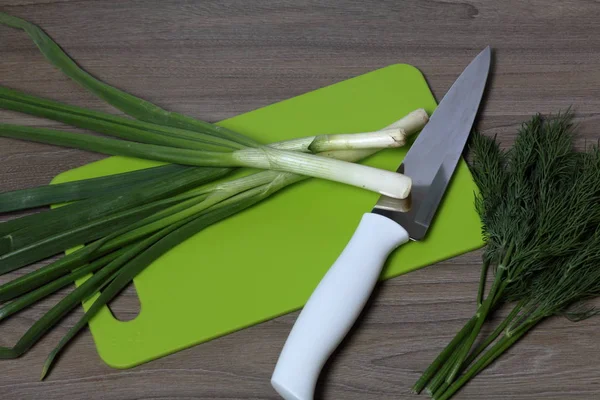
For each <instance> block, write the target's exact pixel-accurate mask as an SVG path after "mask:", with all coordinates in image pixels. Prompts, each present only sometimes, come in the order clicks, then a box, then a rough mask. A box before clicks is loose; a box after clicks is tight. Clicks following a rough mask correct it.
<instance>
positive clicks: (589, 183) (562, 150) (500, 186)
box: [413, 111, 600, 400]
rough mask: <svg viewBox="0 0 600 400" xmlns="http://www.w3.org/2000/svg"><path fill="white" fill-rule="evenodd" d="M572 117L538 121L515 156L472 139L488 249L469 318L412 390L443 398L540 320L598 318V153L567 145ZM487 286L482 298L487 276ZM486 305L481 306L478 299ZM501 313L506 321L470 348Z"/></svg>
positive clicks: (524, 132) (522, 136) (528, 127)
mask: <svg viewBox="0 0 600 400" xmlns="http://www.w3.org/2000/svg"><path fill="white" fill-rule="evenodd" d="M572 119H573V115H572V113H571V112H570V111H568V112H566V113H564V114H559V115H558V116H557V117H556V118H551V119H547V120H545V119H543V118H542V117H541V116H539V115H538V116H535V117H534V118H532V119H531V121H529V122H528V123H526V124H524V125H523V127H522V128H521V130H520V132H519V134H518V136H517V139H516V141H515V143H514V145H513V147H512V148H510V149H509V150H508V151H502V150H501V149H500V147H499V144H498V143H497V142H496V140H495V139H493V138H490V137H486V136H483V135H481V134H474V135H473V136H472V140H471V143H470V150H471V152H472V153H473V163H472V165H471V170H472V172H473V176H474V178H475V181H476V183H477V186H478V187H479V194H478V196H477V198H476V203H475V205H476V208H477V211H478V213H479V215H480V218H481V221H482V224H483V234H484V237H485V240H486V248H485V251H484V254H483V267H482V272H481V281H480V285H479V291H478V294H477V302H476V303H477V305H476V312H475V315H474V316H473V317H472V318H471V319H470V320H469V321H468V322H467V323H466V324H465V326H464V327H463V328H462V329H461V330H460V331H459V332H458V333H457V334H456V336H455V337H454V338H453V339H452V341H451V342H450V343H449V344H448V345H447V346H446V348H444V349H443V351H442V352H441V353H440V354H439V356H438V357H437V358H436V359H435V360H434V361H433V363H432V364H431V365H430V366H429V367H428V368H427V369H426V370H425V372H424V373H423V375H422V376H421V378H420V379H419V380H418V381H417V382H416V384H415V385H414V387H413V391H414V392H416V393H419V392H421V391H422V390H425V391H426V392H427V393H429V394H430V395H431V396H432V397H433V398H434V399H436V400H447V399H449V398H450V397H452V396H453V395H454V394H455V393H456V392H458V390H460V389H461V388H462V387H463V386H464V385H465V384H466V383H467V382H468V381H469V380H470V379H472V378H473V377H474V376H476V375H477V374H479V373H480V372H481V371H482V370H483V369H484V368H485V367H487V366H488V365H489V364H490V363H492V362H493V361H494V360H496V359H497V358H498V357H500V356H501V355H502V354H503V353H504V352H505V351H506V350H507V349H509V348H510V347H511V346H512V345H514V344H515V343H516V342H517V341H518V340H519V339H521V338H522V337H523V336H524V335H525V334H527V333H528V332H529V331H531V330H532V329H533V328H534V327H536V326H537V325H538V324H539V323H540V322H541V321H543V320H544V319H546V318H548V317H551V316H553V315H564V316H567V317H568V318H569V319H571V320H574V321H578V320H582V319H585V318H588V317H591V316H593V315H595V314H596V313H597V312H596V310H595V309H594V308H592V307H590V306H589V305H587V303H586V301H588V300H589V299H592V298H594V297H597V296H599V295H600V149H599V148H598V147H597V146H594V147H591V148H588V149H585V150H584V151H578V150H577V149H576V148H575V146H574V133H575V131H574V129H573V122H572ZM490 269H493V276H494V280H493V283H492V285H491V287H490V289H489V291H488V293H487V296H484V289H485V283H486V277H487V275H488V271H489V270H490ZM484 297H485V298H484ZM502 305H508V306H510V307H512V310H511V311H510V313H509V314H508V316H507V317H506V318H505V319H504V320H503V321H502V322H501V323H499V324H498V325H497V326H496V327H495V329H494V330H493V331H492V333H491V334H489V335H488V336H487V337H485V338H483V339H482V340H481V341H480V343H479V344H477V345H475V344H476V340H477V338H478V337H479V336H480V332H481V331H482V328H483V326H484V324H486V323H487V322H488V321H489V317H490V316H491V315H492V314H493V312H494V311H495V310H496V309H498V308H500V307H501V306H502Z"/></svg>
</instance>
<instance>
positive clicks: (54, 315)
mask: <svg viewBox="0 0 600 400" xmlns="http://www.w3.org/2000/svg"><path fill="white" fill-rule="evenodd" d="M0 23H2V24H4V25H8V26H10V27H13V28H17V29H21V30H23V31H25V32H26V33H27V34H28V35H29V36H30V37H31V39H32V40H33V42H34V43H35V44H36V45H37V47H38V48H39V49H40V51H41V52H42V54H43V55H44V56H45V57H46V58H47V59H48V60H49V61H50V62H51V63H52V64H54V65H55V66H56V67H57V68H59V69H60V70H61V71H62V72H63V73H65V74H66V75H67V76H68V77H70V78H71V79H73V80H74V81H76V82H77V83H79V84H80V85H81V86H83V87H84V88H86V89H88V90H89V91H91V92H92V93H94V94H95V95H97V96H98V97H100V98H101V99H103V100H105V101H106V102H107V103H109V104H111V105H112V106H114V107H116V108H117V109H119V110H121V111H123V112H124V113H126V114H127V115H129V116H130V117H133V118H128V117H121V116H115V115H112V114H107V113H102V112H97V111H92V110H89V109H85V108H80V107H75V106H71V105H66V104H62V103H58V102H56V101H52V100H49V99H44V98H40V97H36V96H32V95H28V94H25V93H22V92H19V91H16V90H11V89H8V88H5V87H0V107H1V108H3V109H7V110H13V111H18V112H22V113H27V114H30V115H34V116H39V117H44V118H48V119H52V120H55V121H60V122H63V123H66V124H69V125H72V126H75V127H79V128H84V129H88V130H91V131H94V132H98V133H102V134H105V135H110V136H114V137H117V138H118V139H112V138H107V137H102V136H92V135H84V134H78V133H69V132H63V131H59V130H53V129H42V128H35V127H26V126H19V125H10V124H0V136H4V137H10V138H17V139H24V140H31V141H37V142H42V143H48V144H53V145H59V146H67V147H72V148H78V149H84V150H90V151H94V152H99V153H104V154H109V155H121V156H132V157H139V158H144V159H149V160H155V161H161V162H164V163H165V164H164V165H161V166H157V167H153V168H147V169H144V170H139V171H134V172H129V173H122V174H117V175H111V176H107V177H101V178H95V179H88V180H83V181H77V182H71V183H65V184H59V185H51V186H44V187H39V188H33V189H26V190H20V191H15V192H8V193H2V194H0V213H6V212H12V211H16V210H24V209H29V208H35V207H40V206H46V205H51V204H57V203H68V204H67V205H64V206H62V207H59V208H55V209H52V210H50V211H47V212H43V213H38V214H33V215H28V216H25V217H21V218H17V219H12V220H9V221H7V222H4V223H2V224H0V274H6V273H8V272H10V271H14V270H16V269H19V268H22V267H24V266H27V265H30V264H33V263H36V262H38V261H41V260H43V259H46V258H48V257H51V256H54V255H57V254H60V253H63V252H65V251H67V250H69V249H73V248H75V247H76V246H80V245H85V246H83V247H78V248H77V249H76V250H74V251H72V252H70V253H69V254H68V255H66V256H64V257H62V258H60V259H58V260H57V261H55V262H52V263H51V264H48V265H46V266H44V267H41V268H39V269H37V270H35V271H33V272H30V273H27V274H25V275H22V276H20V277H18V278H16V279H14V280H12V281H9V282H7V283H5V284H3V285H0V320H2V319H5V318H8V317H9V316H11V315H13V314H15V313H17V312H19V311H21V310H23V309H24V308H26V307H28V306H30V305H32V304H34V303H35V302H37V301H39V300H41V299H43V298H44V297H46V296H48V295H50V294H52V293H54V292H56V291H58V290H59V289H61V288H63V287H65V286H68V285H70V284H71V283H72V282H73V281H75V280H77V279H79V278H82V277H86V276H90V274H93V275H91V276H90V277H89V279H87V280H85V282H84V283H83V284H81V285H80V286H79V287H77V288H76V289H75V290H73V291H72V292H70V293H69V294H68V295H66V296H65V297H64V298H63V299H62V300H60V302H59V303H58V304H56V305H55V306H54V307H53V308H52V309H51V310H50V311H48V312H47V313H46V314H45V315H44V316H43V317H41V318H40V319H39V320H38V321H36V322H35V323H34V324H33V326H32V327H31V328H30V329H29V330H28V331H27V332H26V333H25V334H24V335H23V336H22V337H21V339H20V340H19V341H18V342H17V343H16V344H15V345H14V346H13V347H2V348H0V358H16V357H19V356H21V355H22V354H23V353H25V352H26V351H27V350H29V349H30V348H31V347H32V346H33V345H34V344H35V343H36V342H37V341H38V340H40V339H41V338H42V336H43V335H44V334H45V333H46V332H47V331H48V330H50V329H51V328H52V327H53V326H54V325H56V324H57V323H58V322H59V321H60V320H61V319H62V318H63V317H64V316H65V315H66V314H67V313H68V312H70V311H71V310H73V309H74V308H76V307H77V306H78V305H79V304H80V303H81V302H82V301H84V300H86V299H89V298H91V297H92V296H96V295H97V297H96V300H95V301H94V303H93V305H92V306H91V307H90V309H89V310H88V311H87V312H86V313H85V314H84V316H83V317H82V318H81V319H80V320H79V321H78V322H77V323H76V324H75V326H73V327H72V328H71V329H70V330H69V331H68V333H67V334H66V335H65V337H64V338H63V339H62V340H61V341H60V343H59V344H58V346H57V347H56V348H55V349H54V351H53V352H52V353H51V354H50V356H49V357H48V359H47V361H46V363H45V365H44V368H43V373H42V378H43V377H44V376H45V375H46V374H47V372H48V369H49V367H50V365H51V364H52V362H53V360H54V358H55V357H56V355H57V354H58V353H59V352H60V351H61V349H62V348H63V347H64V346H65V345H66V344H67V343H68V342H69V341H70V340H71V339H72V338H73V337H74V335H75V334H77V332H79V331H80V330H81V329H82V328H83V327H84V326H85V325H86V324H87V323H88V321H89V320H90V318H92V317H93V316H94V315H95V314H96V313H97V312H98V311H99V310H100V309H101V308H102V307H103V306H105V305H106V304H107V302H109V301H110V300H111V299H112V298H114V297H115V296H116V295H117V294H118V293H119V292H120V291H121V290H122V289H123V288H124V287H125V286H126V285H127V284H129V283H130V282H131V280H132V279H133V278H134V277H135V276H136V275H137V274H138V273H140V271H142V270H143V269H144V268H145V267H146V266H148V265H149V264H150V263H152V262H153V261H154V260H156V259H157V258H158V257H160V256H161V255H162V254H164V253H165V252H167V251H169V250H170V249H172V248H174V247H175V246H177V245H178V244H180V243H181V242H183V241H185V240H186V239H188V238H189V237H191V236H193V235H194V234H196V233H198V232H199V231H201V230H203V229H205V228H207V227H209V226H210V225H212V224H214V223H216V222H218V221H220V220H223V219H224V218H227V217H229V216H231V215H234V214H236V213H238V212H240V211H242V210H244V209H246V208H248V207H250V206H252V205H254V204H256V203H258V202H260V201H262V200H263V199H265V198H267V197H269V196H271V195H272V194H274V193H276V192H277V191H279V190H281V189H283V188H284V187H287V186H289V185H291V184H293V183H295V182H299V181H301V180H304V179H306V178H307V177H317V178H324V179H330V180H334V181H338V182H342V183H346V184H350V185H355V186H358V187H362V188H365V189H368V190H372V191H376V192H379V193H381V194H384V195H387V196H390V197H395V198H406V197H407V196H408V195H409V192H410V187H411V181H410V179H409V178H408V177H406V176H404V175H402V174H398V173H395V172H391V171H385V170H380V169H376V168H372V167H367V166H364V165H360V164H356V163H354V162H357V161H360V160H362V159H364V158H366V157H368V156H370V155H371V154H373V153H375V152H377V151H379V150H380V149H384V148H392V147H399V146H402V145H404V144H405V143H406V137H407V136H408V135H409V134H412V133H414V132H416V131H418V130H420V129H421V128H422V127H423V125H424V124H425V123H426V122H427V119H428V117H427V114H426V113H425V112H424V111H423V110H416V111H414V112H412V113H410V114H408V115H407V116H405V117H404V118H402V119H400V120H399V121H397V122H396V123H394V124H392V125H390V126H388V127H387V128H385V129H383V130H381V131H378V132H367V133H353V134H337V135H320V136H311V137H305V138H300V139H294V140H289V141H285V142H279V143H272V144H268V145H263V144H260V143H257V142H256V141H255V140H253V139H250V138H248V137H246V136H243V135H241V134H239V133H237V132H233V131H231V130H228V129H225V128H222V127H218V126H215V125H212V124H209V123H206V122H203V121H199V120H196V119H193V118H191V117H188V116H185V115H181V114H177V113H173V112H168V111H165V110H163V109H161V108H159V107H158V106H156V105H154V104H151V103H149V102H147V101H144V100H142V99H140V98H137V97H135V96H132V95H130V94H128V93H126V92H123V91H121V90H119V89H116V88H114V87H112V86H110V85H108V84H106V83H104V82H101V81H99V80H97V79H96V78H94V77H93V76H91V75H89V74H88V73H86V72H85V71H83V70H82V69H81V68H79V67H78V66H77V65H76V64H75V62H74V61H73V60H72V59H71V58H69V56H68V55H67V54H65V53H64V51H63V50H62V49H61V48H60V47H59V46H58V45H57V44H56V43H55V42H54V41H53V40H52V39H51V38H50V37H49V36H48V35H46V34H45V33H44V32H43V31H42V30H41V29H40V28H39V27H37V26H35V25H33V24H31V23H29V22H27V21H25V20H22V19H20V18H16V17H13V16H10V15H7V14H4V13H0ZM240 168H242V169H243V168H257V169H261V170H263V171H260V172H255V171H254V170H252V171H250V170H249V171H247V173H246V174H245V175H244V174H242V176H241V177H240V174H237V175H236V176H234V177H231V175H230V174H231V172H233V171H234V170H238V171H239V170H240Z"/></svg>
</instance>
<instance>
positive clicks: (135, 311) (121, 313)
mask: <svg viewBox="0 0 600 400" xmlns="http://www.w3.org/2000/svg"><path fill="white" fill-rule="evenodd" d="M108 308H109V310H110V312H111V313H112V315H113V317H115V319H117V320H119V321H121V322H127V321H132V320H134V319H136V318H137V316H138V315H140V311H141V309H142V304H141V303H140V298H139V297H138V294H137V291H136V290H135V285H134V284H133V282H130V283H129V285H127V286H126V287H125V289H123V290H122V291H121V293H119V294H118V295H117V297H115V298H114V299H113V300H112V301H111V302H110V303H108Z"/></svg>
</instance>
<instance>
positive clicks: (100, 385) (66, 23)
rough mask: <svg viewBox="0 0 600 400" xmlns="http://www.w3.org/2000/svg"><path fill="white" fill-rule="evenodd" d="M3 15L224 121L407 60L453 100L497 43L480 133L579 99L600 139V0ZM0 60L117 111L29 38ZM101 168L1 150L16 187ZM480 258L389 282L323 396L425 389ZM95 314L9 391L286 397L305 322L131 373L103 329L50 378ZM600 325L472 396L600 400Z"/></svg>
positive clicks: (9, 147)
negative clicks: (470, 67) (281, 380)
mask: <svg viewBox="0 0 600 400" xmlns="http://www.w3.org/2000/svg"><path fill="white" fill-rule="evenodd" d="M0 11H6V12H9V13H12V14H15V15H17V16H21V17H25V18H28V19H30V20H32V21H33V22H36V23H38V24H40V25H41V26H42V27H43V28H44V29H45V30H46V31H47V32H48V33H49V34H50V35H51V36H53V38H54V39H56V40H57V41H58V43H60V44H61V45H62V46H63V47H64V48H65V49H66V50H67V52H69V53H70V54H71V55H72V56H73V57H74V58H75V59H76V60H77V62H79V63H80V65H82V66H83V67H84V68H85V69H87V70H88V71H89V72H91V73H93V74H94V75H96V76H98V77H100V78H101V79H103V80H105V81H107V82H109V83H111V84H113V85H115V86H117V87H120V88H122V89H125V90H128V91H130V92H132V93H134V94H136V95H138V96H141V97H143V98H146V99H148V100H150V101H154V102H156V103H158V104H160V105H161V106H163V107H165V108H167V109H171V110H176V111H179V112H184V113H188V114H190V115H193V116H197V117H199V118H201V119H205V120H209V121H218V120H221V119H224V118H227V117H231V116H234V115H236V114H239V113H243V112H247V111H250V110H253V109H256V108H258V107H261V106H265V105H268V104H271V103H274V102H277V101H280V100H284V99H287V98H290V97H293V96H296V95H299V94H301V93H304V92H307V91H310V90H313V89H316V88H319V87H322V86H325V85H329V84H332V83H335V82H338V81H341V80H344V79H347V78H350V77H353V76H356V75H359V74H362V73H365V72H368V71H371V70H374V69H377V68H380V67H383V66H386V65H389V64H392V63H398V62H403V63H409V64H412V65H414V66H416V67H417V68H419V69H420V70H421V71H422V72H423V73H424V74H425V76H426V78H427V80H428V82H429V84H430V87H431V89H432V91H433V92H434V94H435V95H436V97H437V98H438V100H439V99H441V97H442V96H443V95H444V93H445V92H446V91H447V89H448V88H449V86H450V84H451V83H452V82H453V80H454V79H455V78H456V77H457V76H458V74H459V73H460V72H461V70H462V69H463V68H464V67H465V65H466V64H467V63H468V61H469V60H470V59H471V58H472V57H473V56H474V55H475V54H476V53H477V52H478V51H479V50H481V49H482V48H483V47H485V46H486V45H488V44H489V45H491V46H492V48H493V49H494V67H493V74H492V76H491V84H490V85H489V89H488V93H487V98H486V101H485V105H484V107H483V109H482V112H481V113H480V117H479V122H478V127H479V129H481V130H482V131H483V132H485V133H486V134H489V135H493V134H497V135H498V136H499V138H500V139H501V140H502V141H503V143H505V144H506V145H508V144H510V143H511V141H512V140H513V138H514V135H515V132H516V130H517V128H518V126H519V124H520V123H521V122H522V121H524V120H526V119H527V118H529V117H530V116H531V115H533V114H534V113H536V112H540V113H555V112H558V111H560V110H564V109H566V108H567V107H569V106H573V107H574V110H575V111H576V113H577V119H578V121H579V122H580V132H581V136H580V139H579V143H583V141H584V139H585V138H587V139H588V140H590V139H593V140H596V139H598V138H600V129H598V126H599V125H600V2H598V1H593V0H551V1H542V0H535V1H528V2H525V1H521V0H513V1H493V0H490V1H470V0H467V1H463V0H460V1H458V0H457V1H454V0H448V1H433V2H425V1H417V0H412V1H393V0H390V1H371V2H368V1H349V0H348V1H298V0H295V1H291V0H285V1H278V2H271V1H243V0H237V1H234V0H228V1H158V0H155V1H141V0H138V1H118V0H114V1H83V0H79V1H77V0H72V1H71V0H1V1H0ZM0 54H1V58H0V83H1V84H2V85H6V86H8V87H11V88H16V89H21V90H25V91H27V92H30V93H33V94H37V95H41V96H46V97H50V98H53V99H56V100H59V101H64V102H67V103H72V104H77V105H81V106H90V107H96V108H98V109H100V110H107V111H110V110H111V109H110V108H109V107H107V106H105V105H103V104H102V103H101V102H100V101H99V100H96V99H95V98H94V97H93V96H91V95H90V94H88V93H86V92H85V91H84V90H82V89H81V88H79V87H78V86H76V85H75V84H74V83H72V82H70V81H69V80H68V79H67V78H65V77H63V76H62V75H61V74H60V73H59V72H57V71H56V70H55V69H53V68H52V67H51V66H49V65H48V64H47V63H46V62H45V60H44V59H43V58H42V56H40V54H39V53H38V51H37V50H36V49H35V47H34V46H33V45H32V43H31V42H30V41H29V40H28V38H26V36H25V35H24V34H23V33H21V32H18V31H15V30H11V29H8V28H4V27H2V28H0ZM0 118H1V120H2V121H3V122H8V123H19V124H31V125H36V126H57V125H59V124H53V123H49V122H48V121H42V120H37V119H34V118H29V117H25V116H23V115H17V114H14V113H8V112H0ZM100 158H101V156H99V155H95V154H91V153H86V152H82V151H76V150H68V149H62V148H57V147H52V146H45V145H36V144H31V143H25V142H19V141H14V140H7V139H0V191H6V190H11V189H17V188H25V187H30V186H34V185H41V184H46V183H48V182H49V181H50V179H51V178H52V177H53V176H55V175H56V174H58V173H60V172H62V171H65V170H67V169H69V168H72V167H76V166H80V165H82V164H85V163H87V162H90V161H93V160H98V159H100ZM479 258H480V253H479V252H474V253H471V254H466V255H463V256H460V257H457V258H454V259H452V260H448V261H445V262H443V263H440V264H438V265H435V266H431V267H429V268H425V269H422V270H420V271H417V272H414V273H411V274H408V275H406V276H401V277H399V278H396V279H392V280H390V281H388V282H385V283H384V284H382V285H380V287H379V288H378V290H377V292H376V295H375V296H374V298H373V301H372V302H371V304H370V305H369V307H368V312H367V313H366V314H365V315H364V317H363V318H361V320H360V322H359V323H358V325H357V327H356V329H354V331H353V333H352V335H351V336H350V337H349V338H348V339H347V340H346V341H345V342H344V344H343V346H342V348H341V349H340V351H338V352H337V354H336V355H335V357H334V359H333V360H332V361H331V362H330V363H329V364H328V366H327V368H326V373H325V374H324V379H323V380H322V382H321V383H320V384H319V388H318V396H317V397H318V398H322V399H348V400H350V399H417V398H418V397H416V396H415V395H412V394H410V391H409V389H410V387H411V385H412V384H413V383H414V381H415V379H416V378H417V377H418V376H419V373H420V372H421V371H423V369H424V368H425V367H426V366H427V365H428V363H429V362H430V361H431V360H432V359H433V358H434V356H435V355H436V354H437V353H438V352H439V351H440V349H441V348H442V347H443V346H444V345H445V344H446V343H447V341H448V340H449V339H450V338H451V336H452V335H453V334H454V333H455V332H456V331H457V329H458V328H459V327H461V326H462V324H463V323H464V322H465V321H466V320H467V318H468V317H469V316H470V315H472V312H473V311H474V302H473V299H474V296H475V292H476V287H477V280H478V277H479ZM14 276H15V275H10V276H8V277H2V278H1V279H2V282H4V281H6V280H7V279H8V278H13V277H14ZM55 301H56V298H52V299H50V300H49V301H45V302H43V303H41V304H38V305H36V306H35V307H33V308H31V309H29V310H27V311H26V312H24V313H23V314H21V315H19V316H17V317H15V318H12V319H10V320H9V321H8V322H3V323H2V324H0V331H1V334H0V344H1V345H4V346H6V345H13V344H14V343H15V342H16V341H17V339H18V338H19V337H20V335H21V334H22V333H23V332H24V331H25V330H26V328H27V327H29V326H30V325H31V324H32V322H33V321H34V319H36V318H38V317H39V316H40V315H42V313H43V312H45V311H46V310H48V308H49V307H50V306H51V305H52V304H53V303H54V302H55ZM114 308H115V309H116V310H117V311H116V312H117V314H118V315H119V316H124V317H125V318H126V317H127V316H128V315H135V311H136V308H137V302H136V299H135V294H134V293H133V292H132V291H131V290H130V291H127V292H125V293H124V294H123V295H122V296H121V297H120V299H119V300H118V302H117V304H115V306H114ZM80 312H81V311H78V312H77V313H76V315H74V316H71V317H70V318H68V319H67V320H65V321H63V323H61V325H60V327H59V328H57V329H56V330H54V331H53V332H52V333H51V334H49V335H48V336H47V337H46V338H44V339H43V340H42V341H41V342H40V343H39V344H38V345H37V346H35V347H34V348H33V349H32V350H31V351H30V352H29V353H27V354H26V355H25V356H24V357H22V358H20V359H17V360H10V361H2V362H1V363H0V398H2V399H3V400H9V399H86V400H92V399H114V400H117V399H276V398H278V397H277V396H276V394H275V392H274V391H273V390H272V388H271V386H270V384H269V379H270V375H271V372H272V368H273V366H274V364H275V361H276V359H277V356H278V352H279V351H280V349H281V347H282V345H283V342H284V340H285V338H286V336H287V334H288V332H289V330H290V328H291V326H292V323H293V322H294V321H295V318H296V316H297V314H290V315H287V316H284V317H281V318H278V319H276V320H272V321H269V322H266V323H263V324H261V325H258V326H255V327H252V328H250V329H245V330H243V331H241V332H237V333H235V334H231V335H228V336H226V337H223V338H220V339H217V340H214V341H211V342H209V343H206V344H202V345H199V346H196V347H195V348H191V349H188V350H185V351H182V352H179V353H177V354H174V355H171V356H168V357H165V358H163V359H160V360H156V361H153V362H151V363H148V364H146V365H143V366H140V367H137V368H133V369H130V370H123V371H121V370H113V369H111V368H109V367H107V366H106V365H104V364H103V362H102V361H101V360H100V359H99V357H98V355H97V354H96V350H95V348H94V344H93V341H92V337H91V335H90V334H89V332H87V331H86V332H84V333H83V334H81V335H80V336H79V337H78V338H77V340H75V342H74V344H73V345H72V346H70V347H69V348H68V350H67V351H66V352H65V353H64V355H63V356H62V357H61V359H60V362H59V363H58V364H57V367H56V368H55V369H54V370H53V372H52V373H51V375H50V376H49V378H48V379H47V380H46V381H45V382H39V381H38V377H39V373H40V369H41V366H42V363H43V360H44V358H45V356H46V355H47V353H48V352H49V351H50V350H51V349H52V348H53V346H54V345H55V343H56V342H57V340H58V339H59V338H60V336H61V335H62V334H64V333H65V331H66V329H67V328H68V327H69V326H71V325H72V324H73V322H74V321H75V319H74V318H75V317H76V316H78V315H80V314H79V313H80ZM599 330H600V318H595V319H590V320H588V321H584V322H581V323H578V324H572V323H570V322H568V321H567V320H565V319H561V318H553V319H551V320H549V321H546V322H545V323H543V324H542V325H541V326H540V327H539V328H538V329H536V330H535V331H534V332H533V333H532V334H530V335H528V336H527V337H526V338H525V339H524V340H523V341H522V342H521V343H520V344H519V345H518V346H517V347H516V348H514V349H513V350H511V351H509V352H508V353H507V354H506V355H505V356H504V357H502V359H501V360H500V361H499V362H496V363H495V364H493V365H492V366H491V367H490V368H489V369H487V371H485V372H484V373H483V374H481V375H480V376H479V377H477V378H476V379H475V380H474V381H473V382H472V383H471V384H469V385H468V386H467V387H466V388H465V389H464V390H463V391H461V392H460V393H459V395H457V396H456V398H457V399H509V398H510V399H538V398H545V399H571V400H583V399H598V398H600V384H598V383H599V382H600V379H599V378H600V367H599V366H598V363H597V360H598V359H599V358H600V345H599V344H598V343H600V340H599V338H600V334H599V333H598V331H599Z"/></svg>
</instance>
